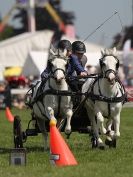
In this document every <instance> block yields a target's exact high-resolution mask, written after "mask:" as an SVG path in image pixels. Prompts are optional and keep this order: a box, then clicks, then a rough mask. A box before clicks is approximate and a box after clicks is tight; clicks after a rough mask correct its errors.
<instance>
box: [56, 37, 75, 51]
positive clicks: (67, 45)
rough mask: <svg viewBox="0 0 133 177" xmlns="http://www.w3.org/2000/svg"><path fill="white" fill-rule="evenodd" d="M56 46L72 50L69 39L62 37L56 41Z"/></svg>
mask: <svg viewBox="0 0 133 177" xmlns="http://www.w3.org/2000/svg"><path fill="white" fill-rule="evenodd" d="M58 48H59V49H63V50H64V49H67V50H72V44H71V42H70V41H68V40H65V39H64V40H61V41H60V42H59V43H58Z"/></svg>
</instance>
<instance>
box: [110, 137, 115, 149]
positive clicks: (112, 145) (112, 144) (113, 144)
mask: <svg viewBox="0 0 133 177" xmlns="http://www.w3.org/2000/svg"><path fill="white" fill-rule="evenodd" d="M111 147H113V148H116V139H113V140H112V143H111Z"/></svg>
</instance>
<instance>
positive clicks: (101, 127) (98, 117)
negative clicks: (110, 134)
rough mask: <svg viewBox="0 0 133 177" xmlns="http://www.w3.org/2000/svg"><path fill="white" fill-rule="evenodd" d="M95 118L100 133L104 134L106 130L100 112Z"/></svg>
mask: <svg viewBox="0 0 133 177" xmlns="http://www.w3.org/2000/svg"><path fill="white" fill-rule="evenodd" d="M96 116H97V124H98V125H99V127H100V129H101V133H102V134H106V132H107V130H106V128H105V127H104V117H103V116H102V114H101V112H98V113H97V114H96Z"/></svg>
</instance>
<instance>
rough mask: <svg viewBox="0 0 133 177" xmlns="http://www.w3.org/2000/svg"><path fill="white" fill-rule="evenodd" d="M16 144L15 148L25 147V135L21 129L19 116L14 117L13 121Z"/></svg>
mask: <svg viewBox="0 0 133 177" xmlns="http://www.w3.org/2000/svg"><path fill="white" fill-rule="evenodd" d="M13 133H14V146H15V148H23V135H22V130H21V119H20V117H19V116H15V117H14V123H13Z"/></svg>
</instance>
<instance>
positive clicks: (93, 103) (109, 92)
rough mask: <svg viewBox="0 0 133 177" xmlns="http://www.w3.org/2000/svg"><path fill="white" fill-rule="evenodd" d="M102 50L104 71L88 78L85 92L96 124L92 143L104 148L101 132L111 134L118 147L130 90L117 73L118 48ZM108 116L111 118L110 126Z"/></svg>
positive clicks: (86, 104)
mask: <svg viewBox="0 0 133 177" xmlns="http://www.w3.org/2000/svg"><path fill="white" fill-rule="evenodd" d="M101 54H102V58H101V59H100V70H101V73H100V75H99V76H98V77H97V78H96V79H87V81H86V82H85V83H84V85H83V87H82V92H83V93H87V94H88V97H87V99H86V98H83V99H86V101H85V107H86V109H87V113H88V116H89V117H90V119H91V124H92V132H93V136H92V147H99V148H102V149H104V147H105V146H104V144H103V141H102V139H101V138H100V134H99V132H100V133H102V134H106V135H107V139H106V141H105V143H106V144H107V145H109V146H110V147H111V146H112V147H116V139H117V138H118V137H120V130H119V128H120V113H121V110H122V105H123V103H124V102H125V99H126V94H125V89H124V87H123V85H122V84H121V82H120V80H119V78H118V76H117V71H118V68H119V60H118V58H117V55H116V49H115V48H113V49H110V50H109V49H108V50H107V49H105V50H104V51H101ZM104 118H107V120H108V121H107V124H106V128H105V127H104ZM112 125H113V129H112Z"/></svg>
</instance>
